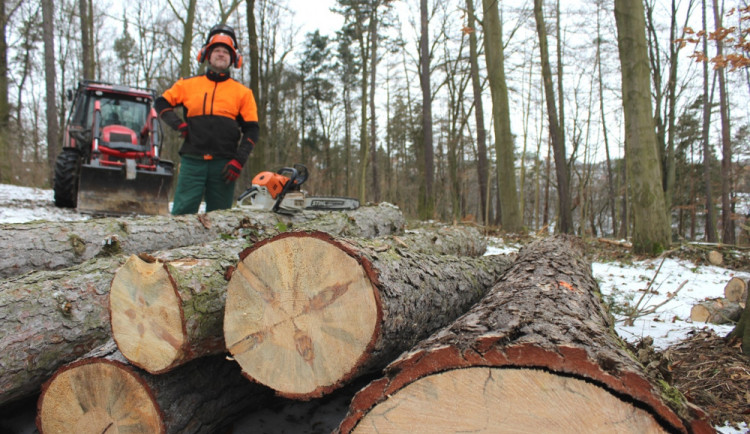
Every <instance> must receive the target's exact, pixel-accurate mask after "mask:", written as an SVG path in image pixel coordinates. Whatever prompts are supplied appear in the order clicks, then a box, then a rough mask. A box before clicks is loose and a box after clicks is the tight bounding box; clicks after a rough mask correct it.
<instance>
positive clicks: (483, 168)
mask: <svg viewBox="0 0 750 434" xmlns="http://www.w3.org/2000/svg"><path fill="white" fill-rule="evenodd" d="M466 13H467V15H468V22H469V27H471V28H472V29H475V30H476V28H475V26H476V25H477V19H476V17H475V15H474V1H473V0H466ZM477 45H478V44H477V32H476V31H473V32H471V33H470V34H469V53H470V54H469V62H470V67H471V89H472V91H473V93H474V117H475V122H476V128H477V131H476V135H477V137H476V140H477V187H478V190H479V201H480V203H481V211H482V218H481V219H480V220H479V221H481V222H483V223H484V224H485V225H488V224H489V217H488V215H489V214H488V212H487V182H488V181H487V178H488V170H489V169H488V167H489V164H488V162H487V130H486V129H485V126H484V104H483V103H482V85H481V83H480V77H479V60H478V58H479V49H478V47H477Z"/></svg>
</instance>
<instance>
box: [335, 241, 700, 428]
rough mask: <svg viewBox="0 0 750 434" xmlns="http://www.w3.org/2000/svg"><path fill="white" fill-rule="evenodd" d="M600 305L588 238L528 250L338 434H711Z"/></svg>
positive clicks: (386, 380) (406, 358) (391, 375)
mask: <svg viewBox="0 0 750 434" xmlns="http://www.w3.org/2000/svg"><path fill="white" fill-rule="evenodd" d="M600 297H601V295H600V293H599V291H598V287H597V284H596V281H595V280H594V278H593V277H592V275H591V267H590V264H589V262H588V261H587V260H586V259H585V258H584V256H583V247H582V243H581V242H580V240H579V239H576V238H572V237H569V236H558V237H556V238H551V239H544V240H540V241H537V242H535V243H532V244H530V245H528V246H526V247H525V248H523V249H522V250H521V252H519V254H518V258H517V259H516V261H515V262H514V263H513V264H512V265H511V267H510V269H508V271H507V272H506V273H505V274H504V275H503V278H502V279H501V281H500V282H499V283H498V284H497V285H496V286H494V287H493V288H492V290H491V291H490V292H489V294H488V295H487V296H486V297H485V298H483V299H482V301H481V302H479V303H478V304H476V305H475V306H474V307H473V308H472V309H471V310H470V311H469V312H467V313H466V314H465V315H463V316H461V317H460V318H459V319H458V320H456V321H455V322H454V323H453V324H451V325H449V326H447V327H445V328H443V329H442V330H440V331H438V332H437V333H435V334H433V335H432V336H431V337H430V338H428V339H426V340H424V341H422V342H421V343H419V344H418V345H417V346H415V347H414V348H413V349H411V350H410V351H409V352H407V353H404V354H403V355H402V356H401V357H400V358H399V359H397V360H396V361H394V362H393V363H391V364H390V365H389V366H388V367H387V368H386V370H385V375H384V377H383V378H381V379H378V380H375V381H373V382H372V383H370V385H369V386H367V387H366V388H364V389H363V390H361V391H360V392H359V393H358V394H357V395H356V396H355V397H354V399H353V400H352V403H351V405H350V407H349V413H348V415H347V416H346V418H345V419H344V420H343V421H342V423H341V425H340V426H339V431H340V432H343V433H349V432H352V431H354V432H386V431H388V432H399V431H402V430H408V429H409V428H408V427H414V426H419V430H420V431H425V432H440V431H446V430H450V431H451V432H457V431H462V432H464V431H482V430H491V431H496V432H513V431H528V432H549V431H555V432H570V433H574V432H580V430H581V429H584V430H585V431H591V432H597V431H599V432H605V431H606V432H613V431H617V432H634V433H640V432H664V431H666V432H670V431H672V432H689V431H694V432H713V430H712V429H711V427H710V425H708V424H707V422H706V421H704V420H698V419H692V418H691V417H692V416H690V415H687V414H686V413H680V414H681V415H683V416H678V413H677V412H676V411H675V410H673V409H672V408H670V407H669V406H668V405H667V402H666V400H665V399H664V398H663V393H664V392H663V391H662V390H659V388H658V387H657V386H655V385H654V384H653V383H652V380H649V379H648V378H647V377H646V375H645V374H644V370H643V368H642V366H641V365H640V364H638V363H637V362H636V361H635V360H634V358H633V357H632V356H631V355H629V354H628V353H627V352H626V351H625V350H624V348H625V346H624V344H623V343H622V342H621V341H620V340H619V338H618V337H617V336H616V335H615V333H614V331H613V330H612V320H611V318H610V317H609V315H608V314H607V312H606V309H605V307H604V306H603V304H602V303H601V301H600Z"/></svg>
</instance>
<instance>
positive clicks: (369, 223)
mask: <svg viewBox="0 0 750 434" xmlns="http://www.w3.org/2000/svg"><path fill="white" fill-rule="evenodd" d="M367 208H371V210H362V209H361V208H360V209H359V210H355V211H351V212H350V213H347V214H344V213H333V212H329V213H314V214H315V215H316V216H317V219H315V220H309V221H307V222H302V223H298V224H297V225H298V226H300V227H303V228H304V227H309V228H317V227H323V228H325V229H326V230H341V231H343V232H346V233H352V234H357V235H358V236H363V237H367V236H373V235H375V234H383V235H385V234H389V233H391V232H389V231H399V230H403V216H402V215H401V213H400V211H398V209H397V208H394V207H393V206H391V205H387V204H386V205H380V206H377V207H367ZM375 210H380V212H379V213H375ZM227 212H229V211H227ZM232 212H233V213H236V211H232ZM210 214H212V215H213V213H210ZM266 214H272V213H266ZM219 215H223V214H221V213H219ZM244 225H245V226H247V224H244ZM241 226H242V225H241ZM249 229H252V227H251V228H249ZM165 230H166V229H165ZM0 232H2V231H0ZM265 233H266V234H276V233H278V232H277V229H276V228H267V229H265ZM269 236H270V235H269ZM248 243H251V241H247V240H245V239H243V238H235V239H232V238H229V239H226V240H218V241H214V242H212V243H207V244H205V245H198V246H188V247H182V248H179V249H171V250H164V251H160V252H154V253H153V255H154V256H155V257H156V258H157V259H159V260H162V261H170V260H175V259H182V258H186V257H189V258H193V259H196V260H206V259H208V258H211V257H214V256H216V255H217V254H218V253H216V251H217V249H218V250H221V248H223V249H229V250H230V251H231V252H232V255H233V258H234V259H233V260H232V261H230V262H227V261H218V262H216V263H215V265H217V269H216V270H215V271H216V273H218V277H219V278H221V279H223V276H224V272H225V271H226V270H227V269H228V268H229V267H230V266H232V265H234V263H235V262H236V258H237V252H240V251H241V250H242V249H243V248H245V247H246V246H247V245H248ZM0 250H2V249H0ZM126 259H127V256H125V255H115V256H111V257H104V258H95V259H91V260H89V261H86V262H84V263H82V264H78V265H76V266H73V267H69V268H66V269H62V270H54V271H39V272H35V273H29V274H25V275H22V276H18V277H15V278H9V279H5V280H2V281H0V405H2V404H5V403H7V402H10V401H13V400H16V399H18V398H22V397H24V396H28V395H30V394H33V393H36V392H38V389H39V386H40V385H41V384H42V383H43V382H44V381H45V380H47V379H48V378H49V377H50V376H51V375H52V374H53V373H54V372H55V370H56V369H57V368H59V367H60V366H62V365H64V364H66V363H70V362H72V361H74V360H76V359H77V358H79V357H81V356H82V355H83V354H86V353H87V352H89V351H91V350H92V349H94V348H96V347H98V346H100V345H102V344H103V343H104V341H105V340H106V339H108V338H109V337H110V330H111V329H110V316H109V310H108V296H109V290H110V284H111V282H112V279H113V277H114V275H115V272H116V271H117V269H118V268H119V267H120V266H121V265H122V264H123V263H124V262H125V261H126ZM197 308H199V309H202V308H206V306H197ZM218 321H219V322H218V326H217V327H218V328H217V331H220V330H221V320H220V319H219V320H218Z"/></svg>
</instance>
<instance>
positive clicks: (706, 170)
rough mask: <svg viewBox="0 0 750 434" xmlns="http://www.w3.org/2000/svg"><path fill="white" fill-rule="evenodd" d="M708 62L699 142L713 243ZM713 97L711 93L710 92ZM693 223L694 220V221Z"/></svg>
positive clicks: (708, 231)
mask: <svg viewBox="0 0 750 434" xmlns="http://www.w3.org/2000/svg"><path fill="white" fill-rule="evenodd" d="M702 11H703V13H702V17H703V18H702V19H703V28H704V29H707V28H708V27H706V24H707V22H706V0H703V2H702ZM703 52H704V53H708V38H703ZM708 76H709V74H708V62H703V131H702V133H701V142H702V145H703V184H704V186H705V187H704V188H705V190H704V191H705V192H706V241H708V242H709V243H715V242H716V241H717V237H716V212H715V210H714V199H713V185H711V184H712V183H711V178H712V177H711V142H710V139H709V135H710V133H711V131H710V127H711V105H712V103H713V101H712V100H713V98H712V97H711V96H709V92H708ZM711 95H713V92H711ZM694 221H695V220H694Z"/></svg>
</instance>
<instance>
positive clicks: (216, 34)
mask: <svg viewBox="0 0 750 434" xmlns="http://www.w3.org/2000/svg"><path fill="white" fill-rule="evenodd" d="M216 45H225V46H226V47H227V49H229V55H230V56H231V57H232V65H233V66H234V67H235V68H240V67H242V55H241V54H240V53H239V47H238V46H237V37H235V35H234V29H233V28H232V27H231V26H228V25H226V24H217V25H215V26H213V27H211V30H209V32H208V36H207V37H206V43H205V44H203V47H201V49H200V51H198V58H197V60H198V63H203V62H205V61H206V59H208V56H209V54H210V53H211V50H212V49H213V48H214V47H215V46H216Z"/></svg>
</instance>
